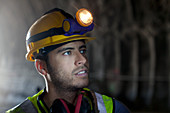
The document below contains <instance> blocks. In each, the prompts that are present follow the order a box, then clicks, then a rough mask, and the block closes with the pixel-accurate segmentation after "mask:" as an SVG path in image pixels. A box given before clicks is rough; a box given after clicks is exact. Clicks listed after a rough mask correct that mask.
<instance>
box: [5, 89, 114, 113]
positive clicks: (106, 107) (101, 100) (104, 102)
mask: <svg viewBox="0 0 170 113" xmlns="http://www.w3.org/2000/svg"><path fill="white" fill-rule="evenodd" d="M42 92H43V90H41V91H40V92H39V93H37V94H36V95H34V96H33V97H28V99H26V100H25V101H24V102H23V103H21V104H19V105H18V106H16V107H14V108H12V109H11V110H8V111H7V112H6V113H42V112H41V111H40V109H39V107H38V104H37V98H38V96H39V95H41V94H42ZM94 95H95V97H96V99H97V108H98V112H99V113H113V109H114V108H113V105H114V104H113V99H112V98H111V97H108V96H106V95H101V94H99V93H96V92H95V93H94ZM47 113H48V111H47Z"/></svg>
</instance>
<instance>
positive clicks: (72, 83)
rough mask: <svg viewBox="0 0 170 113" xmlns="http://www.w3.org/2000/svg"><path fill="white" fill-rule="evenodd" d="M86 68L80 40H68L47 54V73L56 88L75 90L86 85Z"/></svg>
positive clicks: (85, 58)
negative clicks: (68, 41)
mask: <svg viewBox="0 0 170 113" xmlns="http://www.w3.org/2000/svg"><path fill="white" fill-rule="evenodd" d="M88 68H89V64H88V61H87V57H86V46H85V44H84V42H82V41H75V42H70V43H68V44H65V45H63V46H61V47H59V48H57V49H55V50H53V51H51V52H50V53H49V54H48V61H47V69H48V73H49V74H50V77H51V82H52V83H53V85H54V86H55V87H56V88H57V89H58V88H59V89H65V90H77V89H80V88H84V87H86V86H88V83H89V80H88Z"/></svg>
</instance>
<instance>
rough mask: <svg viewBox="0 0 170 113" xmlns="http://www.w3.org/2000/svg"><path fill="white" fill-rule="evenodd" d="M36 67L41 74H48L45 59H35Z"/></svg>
mask: <svg viewBox="0 0 170 113" xmlns="http://www.w3.org/2000/svg"><path fill="white" fill-rule="evenodd" d="M35 67H36V69H37V71H38V72H39V73H40V74H41V75H47V66H46V63H45V61H43V60H40V59H36V60H35Z"/></svg>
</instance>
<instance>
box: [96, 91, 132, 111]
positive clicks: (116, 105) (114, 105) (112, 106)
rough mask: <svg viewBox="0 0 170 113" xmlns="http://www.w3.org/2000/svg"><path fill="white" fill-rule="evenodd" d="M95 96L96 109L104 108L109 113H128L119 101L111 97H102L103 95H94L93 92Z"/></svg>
mask: <svg viewBox="0 0 170 113" xmlns="http://www.w3.org/2000/svg"><path fill="white" fill-rule="evenodd" d="M95 95H96V98H97V101H98V107H102V106H104V107H105V108H106V111H107V112H109V113H110V112H112V111H114V113H130V111H129V109H128V108H127V107H126V105H124V104H123V103H122V102H120V101H119V100H117V99H115V98H113V97H111V96H107V95H103V94H100V93H96V92H95Z"/></svg>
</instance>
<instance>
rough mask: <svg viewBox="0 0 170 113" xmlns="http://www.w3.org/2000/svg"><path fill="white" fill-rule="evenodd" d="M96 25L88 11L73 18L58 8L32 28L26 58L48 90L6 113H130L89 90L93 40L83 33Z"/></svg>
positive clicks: (81, 10)
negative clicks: (88, 48)
mask: <svg viewBox="0 0 170 113" xmlns="http://www.w3.org/2000/svg"><path fill="white" fill-rule="evenodd" d="M93 26H94V24H93V18H92V15H91V13H90V12H89V11H88V10H86V9H80V10H79V11H78V12H77V13H76V18H75V19H74V18H73V17H72V16H71V15H70V14H68V13H66V12H65V11H63V10H61V9H57V8H56V9H53V10H50V11H49V12H47V13H45V14H44V15H43V16H42V17H41V18H40V19H38V20H37V21H36V22H35V23H34V24H33V25H32V26H31V27H30V29H29V31H28V34H27V37H26V46H27V54H26V59H27V60H29V61H34V62H35V67H36V69H37V71H38V72H39V73H40V74H41V75H42V76H43V77H44V79H45V83H46V87H45V89H43V90H41V91H40V92H39V93H37V94H35V95H34V96H33V97H28V98H27V99H26V100H25V101H24V102H23V103H21V104H19V105H18V106H16V107H14V108H13V109H11V110H8V111H7V113H129V111H128V109H127V108H126V107H125V106H124V105H123V104H121V103H120V102H118V101H117V100H115V99H113V98H111V97H108V96H105V95H101V94H99V93H96V92H93V91H91V90H90V89H87V88H86V87H87V86H88V84H89V64H88V60H87V57H86V43H87V42H88V41H90V40H93V39H94V38H92V37H87V36H85V35H84V34H85V33H86V32H88V31H91V30H92V29H93Z"/></svg>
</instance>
